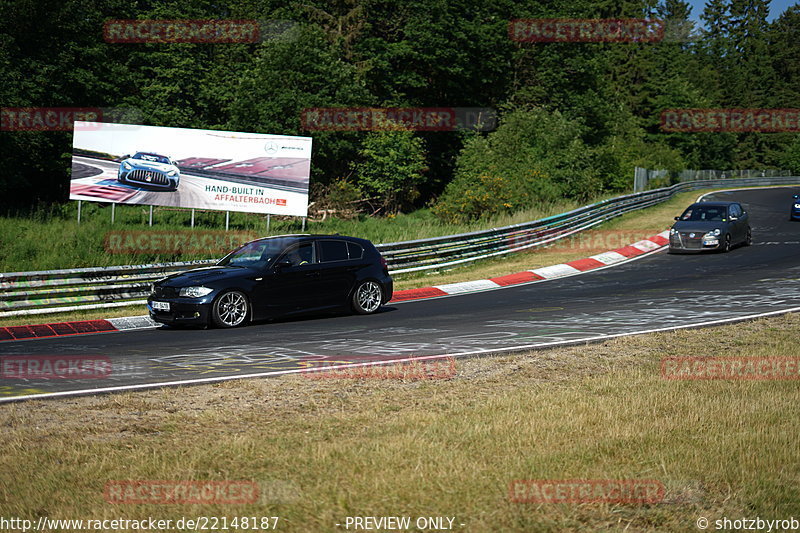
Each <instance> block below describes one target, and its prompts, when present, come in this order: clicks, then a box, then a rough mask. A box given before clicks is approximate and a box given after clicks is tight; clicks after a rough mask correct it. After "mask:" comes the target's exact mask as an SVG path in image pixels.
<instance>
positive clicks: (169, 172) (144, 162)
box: [117, 152, 181, 191]
mask: <svg viewBox="0 0 800 533" xmlns="http://www.w3.org/2000/svg"><path fill="white" fill-rule="evenodd" d="M117 181H119V182H120V183H131V184H135V185H145V186H148V187H156V188H159V189H166V190H169V191H177V190H178V185H180V181H181V171H180V169H178V165H176V164H175V162H174V161H173V160H172V158H170V157H168V156H165V155H161V154H158V153H155V152H136V153H135V154H134V155H133V156H131V157H129V158H127V159H125V160H124V161H122V162H121V163H120V165H119V172H118V174H117Z"/></svg>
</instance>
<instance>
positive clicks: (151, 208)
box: [150, 205, 153, 226]
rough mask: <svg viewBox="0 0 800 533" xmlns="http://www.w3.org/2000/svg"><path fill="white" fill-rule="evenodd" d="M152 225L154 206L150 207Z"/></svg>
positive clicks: (151, 223)
mask: <svg viewBox="0 0 800 533" xmlns="http://www.w3.org/2000/svg"><path fill="white" fill-rule="evenodd" d="M150 225H151V226H152V225H153V206H152V205H151V206H150Z"/></svg>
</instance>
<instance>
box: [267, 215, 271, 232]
mask: <svg viewBox="0 0 800 533" xmlns="http://www.w3.org/2000/svg"><path fill="white" fill-rule="evenodd" d="M269 222H270V220H269V213H267V233H269Z"/></svg>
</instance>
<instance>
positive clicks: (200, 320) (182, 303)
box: [147, 297, 211, 325]
mask: <svg viewBox="0 0 800 533" xmlns="http://www.w3.org/2000/svg"><path fill="white" fill-rule="evenodd" d="M153 300H155V301H158V302H167V303H169V311H162V310H157V309H153ZM188 300H189V299H188V298H174V299H170V298H153V297H150V298H148V299H147V312H148V314H149V315H150V318H152V319H153V320H155V321H156V322H159V323H161V324H169V325H176V324H201V325H206V324H208V323H209V318H210V316H211V301H208V302H205V301H203V300H205V299H204V298H203V299H193V300H191V301H188Z"/></svg>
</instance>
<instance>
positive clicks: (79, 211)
mask: <svg viewBox="0 0 800 533" xmlns="http://www.w3.org/2000/svg"><path fill="white" fill-rule="evenodd" d="M81 203H82V202H81V200H78V225H80V223H81Z"/></svg>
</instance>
